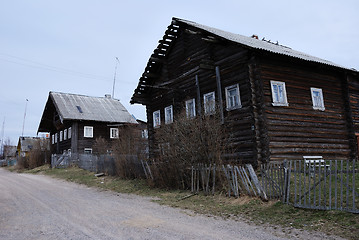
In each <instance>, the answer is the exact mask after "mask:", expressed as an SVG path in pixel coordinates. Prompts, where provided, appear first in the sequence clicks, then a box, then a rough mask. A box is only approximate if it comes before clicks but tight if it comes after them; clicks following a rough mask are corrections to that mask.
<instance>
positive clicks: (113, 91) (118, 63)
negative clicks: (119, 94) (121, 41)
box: [112, 57, 120, 98]
mask: <svg viewBox="0 0 359 240" xmlns="http://www.w3.org/2000/svg"><path fill="white" fill-rule="evenodd" d="M117 65H120V60H118V57H116V66H115V74H114V76H113V86H112V98H115V83H116V72H117Z"/></svg>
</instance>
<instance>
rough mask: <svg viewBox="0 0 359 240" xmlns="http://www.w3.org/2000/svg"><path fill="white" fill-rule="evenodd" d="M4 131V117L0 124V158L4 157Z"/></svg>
mask: <svg viewBox="0 0 359 240" xmlns="http://www.w3.org/2000/svg"><path fill="white" fill-rule="evenodd" d="M4 129H5V117H4V121H3V122H2V128H1V141H0V153H1V154H0V156H3V157H5V156H4Z"/></svg>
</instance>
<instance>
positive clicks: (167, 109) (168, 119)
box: [165, 105, 173, 124]
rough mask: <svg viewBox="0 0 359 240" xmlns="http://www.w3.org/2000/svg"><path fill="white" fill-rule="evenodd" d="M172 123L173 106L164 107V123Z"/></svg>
mask: <svg viewBox="0 0 359 240" xmlns="http://www.w3.org/2000/svg"><path fill="white" fill-rule="evenodd" d="M169 123H173V106H172V105H171V106H168V107H165V124H169Z"/></svg>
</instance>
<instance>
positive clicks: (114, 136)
mask: <svg viewBox="0 0 359 240" xmlns="http://www.w3.org/2000/svg"><path fill="white" fill-rule="evenodd" d="M110 138H112V139H118V138H119V134H118V128H110Z"/></svg>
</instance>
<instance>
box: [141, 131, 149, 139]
mask: <svg viewBox="0 0 359 240" xmlns="http://www.w3.org/2000/svg"><path fill="white" fill-rule="evenodd" d="M142 138H146V139H147V138H148V131H147V129H143V130H142Z"/></svg>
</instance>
